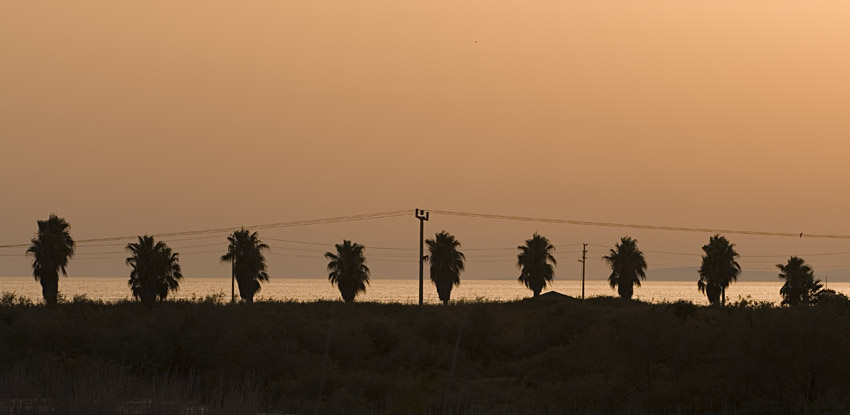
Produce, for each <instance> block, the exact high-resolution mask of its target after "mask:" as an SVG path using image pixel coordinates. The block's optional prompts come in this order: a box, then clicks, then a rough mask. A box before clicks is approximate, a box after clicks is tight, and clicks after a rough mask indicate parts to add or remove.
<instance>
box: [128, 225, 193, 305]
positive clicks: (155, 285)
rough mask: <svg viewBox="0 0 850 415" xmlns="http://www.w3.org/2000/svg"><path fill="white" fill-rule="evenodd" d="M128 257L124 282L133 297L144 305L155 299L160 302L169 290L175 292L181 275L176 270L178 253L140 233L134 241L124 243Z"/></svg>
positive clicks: (177, 269)
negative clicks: (126, 279)
mask: <svg viewBox="0 0 850 415" xmlns="http://www.w3.org/2000/svg"><path fill="white" fill-rule="evenodd" d="M127 250H128V251H130V257H128V258H127V260H126V262H127V265H129V266H130V267H132V268H133V270H132V271H130V281H129V282H128V285H129V286H130V290H131V291H132V292H133V297H135V298H137V299H139V300H141V301H142V302H143V303H145V304H152V303H153V302H154V301H156V300H157V299H159V300H160V301H164V300H165V299H166V298H167V297H168V293H169V292H171V291H177V289H178V288H179V286H180V280H182V279H183V274H182V272H181V270H180V264H179V259H178V254H177V253H175V252H172V251H171V248H169V247H168V245H166V244H165V242H162V241H159V242H157V241H155V240H154V238H153V237H152V236H147V235H145V236H140V237H139V241H138V242H136V243H129V244H127Z"/></svg>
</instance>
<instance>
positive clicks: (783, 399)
mask: <svg viewBox="0 0 850 415" xmlns="http://www.w3.org/2000/svg"><path fill="white" fill-rule="evenodd" d="M15 303H16V301H15V300H13V299H11V298H8V297H7V298H6V300H5V302H4V303H3V305H0V413H12V414H24V413H128V414H131V413H132V414H136V413H157V414H159V413H163V414H165V413H175V414H176V413H182V414H193V413H198V414H202V413H203V414H218V413H222V414H225V413H226V414H231V413H244V414H255V413H260V412H271V413H304V414H311V413H317V412H318V413H323V414H343V413H367V414H371V413H378V414H380V413H415V414H514V413H517V414H526V413H527V414H537V413H541V414H560V413H580V414H584V413H588V414H596V413H600V414H601V413H631V414H643V413H646V414H691V413H718V414H733V413H764V414H774V413H787V414H794V413H800V414H803V413H847V412H848V411H850V393H848V392H849V391H850V304H848V303H847V302H846V301H845V300H838V299H837V300H835V301H832V302H830V303H827V304H821V305H819V306H816V307H798V308H775V307H770V306H752V305H746V304H738V305H735V306H732V307H727V308H725V309H720V308H709V307H697V306H693V305H691V304H689V303H677V304H660V305H658V304H655V305H653V304H645V303H638V302H625V301H620V300H617V299H611V298H600V299H592V300H588V301H584V302H581V301H577V300H558V299H549V300H545V299H540V300H536V301H530V300H526V301H520V302H514V303H465V304H455V305H450V306H426V307H424V308H419V307H416V306H410V305H398V304H371V303H367V304H342V303H336V302H319V303H256V304H237V305H222V304H219V303H216V302H215V301H198V302H169V303H165V304H158V305H156V306H154V307H153V308H151V309H148V308H146V307H145V306H143V305H141V304H135V303H120V304H113V305H104V304H98V303H92V302H88V301H79V300H78V301H76V302H71V303H67V304H60V305H58V306H56V307H44V306H28V305H20V304H15Z"/></svg>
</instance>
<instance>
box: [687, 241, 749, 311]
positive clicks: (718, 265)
mask: <svg viewBox="0 0 850 415" xmlns="http://www.w3.org/2000/svg"><path fill="white" fill-rule="evenodd" d="M702 250H703V252H705V255H703V256H702V265H700V268H699V281H698V282H697V288H699V290H700V292H702V293H705V295H706V297H708V301H709V302H710V303H711V304H713V305H716V304H726V288H727V287H729V284H731V283H732V282H733V281H737V280H738V275H740V274H741V265H740V264H738V262H737V261H736V260H735V259H736V258H738V257H739V256H740V255H738V252H736V251H735V244H731V243H729V240H727V239H726V238H725V237H723V236H720V235H714V236H712V237H711V238H709V240H708V244H707V245H703V247H702Z"/></svg>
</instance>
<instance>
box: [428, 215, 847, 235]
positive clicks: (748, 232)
mask: <svg viewBox="0 0 850 415" xmlns="http://www.w3.org/2000/svg"><path fill="white" fill-rule="evenodd" d="M431 212H433V213H436V214H443V215H449V216H463V217H471V218H481V219H499V220H513V221H523V222H542V223H560V224H567V225H581V226H600V227H607V228H630V229H648V230H659V231H674V232H699V233H718V234H738V235H756V236H782V237H788V238H803V237H805V238H828V239H850V235H834V234H815V233H812V234H807V233H805V232H803V233H800V232H767V231H752V230H734V229H715V228H691V227H684V226H663V225H639V224H628V223H614V222H591V221H584V220H572V219H550V218H535V217H528V216H512V215H495V214H489V213H471V212H457V211H451V210H437V209H432V210H431Z"/></svg>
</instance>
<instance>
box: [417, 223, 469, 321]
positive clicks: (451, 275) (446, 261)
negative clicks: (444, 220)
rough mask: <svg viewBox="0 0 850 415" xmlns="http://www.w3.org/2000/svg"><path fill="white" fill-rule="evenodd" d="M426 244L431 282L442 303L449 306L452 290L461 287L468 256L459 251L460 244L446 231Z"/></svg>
mask: <svg viewBox="0 0 850 415" xmlns="http://www.w3.org/2000/svg"><path fill="white" fill-rule="evenodd" d="M425 243H426V244H428V260H429V261H430V263H431V281H433V282H434V285H436V286H437V294H438V295H439V296H440V301H442V302H443V304H448V303H449V299H450V298H451V296H452V288H453V287H454V286H456V285H460V273H461V272H463V269H464V260H465V259H466V256H465V255H464V254H463V252H460V251H458V248H459V247H460V242H458V241H457V239H455V237H454V236H453V235H452V234H450V233H448V232H446V231H442V232H440V233H438V234H436V235H435V237H434V239H428V240H426V241H425Z"/></svg>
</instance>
